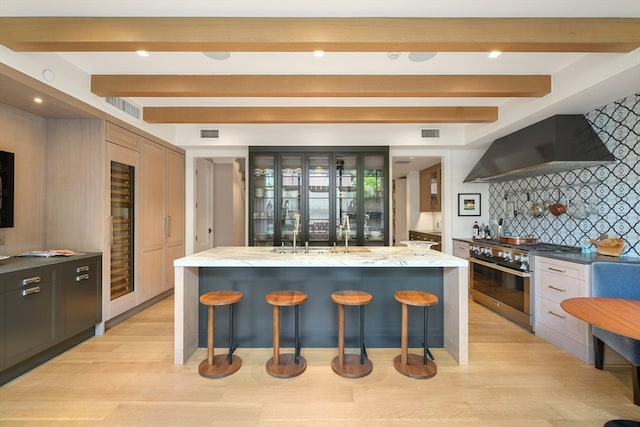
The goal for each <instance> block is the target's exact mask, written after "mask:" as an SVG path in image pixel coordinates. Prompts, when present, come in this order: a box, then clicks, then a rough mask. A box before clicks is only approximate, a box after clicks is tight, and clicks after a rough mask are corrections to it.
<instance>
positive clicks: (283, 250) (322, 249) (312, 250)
mask: <svg viewBox="0 0 640 427" xmlns="http://www.w3.org/2000/svg"><path fill="white" fill-rule="evenodd" d="M271 252H275V253H279V254H290V253H293V247H291V246H284V247H276V248H273V249H272V250H271ZM349 252H353V253H356V252H358V253H363V252H371V251H370V250H369V248H367V247H365V246H349ZM296 253H299V254H304V253H309V254H331V253H344V246H336V247H333V246H309V250H308V252H305V248H304V246H297V247H296Z"/></svg>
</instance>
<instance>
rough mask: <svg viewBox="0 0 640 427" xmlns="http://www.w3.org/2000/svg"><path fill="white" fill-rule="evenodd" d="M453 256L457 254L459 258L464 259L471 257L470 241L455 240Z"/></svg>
mask: <svg viewBox="0 0 640 427" xmlns="http://www.w3.org/2000/svg"><path fill="white" fill-rule="evenodd" d="M453 256H457V257H458V258H462V259H467V258H469V243H467V242H462V241H460V240H454V241H453Z"/></svg>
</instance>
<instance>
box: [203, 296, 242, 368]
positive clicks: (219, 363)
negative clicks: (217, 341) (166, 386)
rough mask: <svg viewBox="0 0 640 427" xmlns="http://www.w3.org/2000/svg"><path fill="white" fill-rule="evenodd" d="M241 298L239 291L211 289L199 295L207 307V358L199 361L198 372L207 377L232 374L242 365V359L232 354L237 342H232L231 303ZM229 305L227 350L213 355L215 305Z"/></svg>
mask: <svg viewBox="0 0 640 427" xmlns="http://www.w3.org/2000/svg"><path fill="white" fill-rule="evenodd" d="M241 299H242V292H239V291H228V290H223V291H212V292H207V293H206V294H202V295H200V303H202V304H204V305H206V306H208V307H209V310H208V318H207V320H208V322H207V358H206V359H205V360H203V361H202V362H200V366H198V372H199V373H200V375H202V376H203V377H207V378H222V377H226V376H228V375H231V374H233V373H234V372H236V371H237V370H238V369H240V366H241V365H242V360H241V359H240V358H239V357H238V356H236V355H234V354H233V352H234V351H235V350H236V348H238V344H235V345H234V344H233V305H234V304H235V303H237V302H238V301H240V300H241ZM217 305H228V306H229V352H228V353H227V354H219V355H217V356H215V357H214V355H213V349H214V338H215V335H214V334H215V306H217Z"/></svg>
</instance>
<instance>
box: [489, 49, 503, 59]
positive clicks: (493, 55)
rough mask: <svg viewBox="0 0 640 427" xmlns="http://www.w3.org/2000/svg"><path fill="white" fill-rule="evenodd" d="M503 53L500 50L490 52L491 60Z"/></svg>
mask: <svg viewBox="0 0 640 427" xmlns="http://www.w3.org/2000/svg"><path fill="white" fill-rule="evenodd" d="M501 53H502V52H501V51H499V50H492V51H491V52H489V58H497V57H498V56H500V54H501Z"/></svg>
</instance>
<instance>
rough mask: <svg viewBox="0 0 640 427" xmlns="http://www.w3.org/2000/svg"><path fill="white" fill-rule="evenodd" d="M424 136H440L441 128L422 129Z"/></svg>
mask: <svg viewBox="0 0 640 427" xmlns="http://www.w3.org/2000/svg"><path fill="white" fill-rule="evenodd" d="M422 137H423V138H440V129H422Z"/></svg>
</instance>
